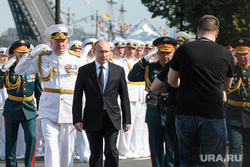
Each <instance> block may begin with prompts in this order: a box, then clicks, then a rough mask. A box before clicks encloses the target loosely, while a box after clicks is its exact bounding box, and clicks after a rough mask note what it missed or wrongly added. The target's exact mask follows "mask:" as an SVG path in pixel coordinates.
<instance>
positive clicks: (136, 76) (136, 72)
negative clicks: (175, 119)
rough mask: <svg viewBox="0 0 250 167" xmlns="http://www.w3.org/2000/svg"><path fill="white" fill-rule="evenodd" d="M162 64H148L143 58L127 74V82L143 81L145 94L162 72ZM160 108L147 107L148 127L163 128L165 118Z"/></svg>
mask: <svg viewBox="0 0 250 167" xmlns="http://www.w3.org/2000/svg"><path fill="white" fill-rule="evenodd" d="M163 66H164V64H161V63H160V62H159V61H157V62H152V63H149V62H147V61H146V60H145V59H144V58H142V59H140V60H139V61H138V63H136V64H135V65H134V66H133V68H132V70H131V71H130V72H129V74H128V80H129V81H132V82H142V81H145V88H146V91H147V92H150V91H151V84H152V82H153V81H154V80H155V78H156V77H157V74H158V73H159V72H160V71H161V70H162V68H163ZM161 113H162V112H161V111H160V108H158V107H153V106H150V105H147V112H146V120H145V122H146V123H147V124H149V125H158V126H165V120H166V117H165V116H164V115H163V114H161Z"/></svg>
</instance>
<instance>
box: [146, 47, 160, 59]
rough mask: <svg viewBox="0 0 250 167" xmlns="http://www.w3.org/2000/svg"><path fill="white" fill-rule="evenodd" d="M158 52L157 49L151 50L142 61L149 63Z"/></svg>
mask: <svg viewBox="0 0 250 167" xmlns="http://www.w3.org/2000/svg"><path fill="white" fill-rule="evenodd" d="M157 51H158V49H155V50H153V51H152V52H150V53H148V54H147V55H146V56H144V59H145V60H146V61H149V59H150V58H151V57H152V56H153V55H154V54H155V53H156V52H157Z"/></svg>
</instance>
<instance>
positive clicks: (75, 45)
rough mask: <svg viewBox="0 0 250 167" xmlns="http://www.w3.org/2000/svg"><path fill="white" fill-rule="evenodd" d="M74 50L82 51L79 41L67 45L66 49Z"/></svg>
mask: <svg viewBox="0 0 250 167" xmlns="http://www.w3.org/2000/svg"><path fill="white" fill-rule="evenodd" d="M74 48H78V49H82V42H81V41H79V40H74V41H72V42H70V43H69V45H68V49H74Z"/></svg>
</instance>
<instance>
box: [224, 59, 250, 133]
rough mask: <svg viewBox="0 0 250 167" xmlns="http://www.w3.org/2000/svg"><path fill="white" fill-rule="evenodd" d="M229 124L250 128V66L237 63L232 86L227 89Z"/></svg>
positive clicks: (227, 117)
mask: <svg viewBox="0 0 250 167" xmlns="http://www.w3.org/2000/svg"><path fill="white" fill-rule="evenodd" d="M227 94H228V105H227V108H226V114H225V118H226V122H227V125H232V126H236V127H242V128H250V66H249V65H247V66H245V67H242V66H240V65H239V64H237V65H236V66H235V68H234V78H233V82H232V87H231V88H230V89H229V90H228V91H227Z"/></svg>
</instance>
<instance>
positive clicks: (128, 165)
mask: <svg viewBox="0 0 250 167" xmlns="http://www.w3.org/2000/svg"><path fill="white" fill-rule="evenodd" d="M44 166H45V165H44V160H43V158H37V159H36V163H35V167H44ZM0 167H5V161H3V160H0ZM18 167H25V166H24V160H23V159H21V160H18ZM74 167H89V164H88V163H82V162H79V161H78V160H75V162H74ZM119 167H151V162H150V158H140V159H126V160H119ZM225 167H228V165H227V163H226V164H225Z"/></svg>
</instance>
